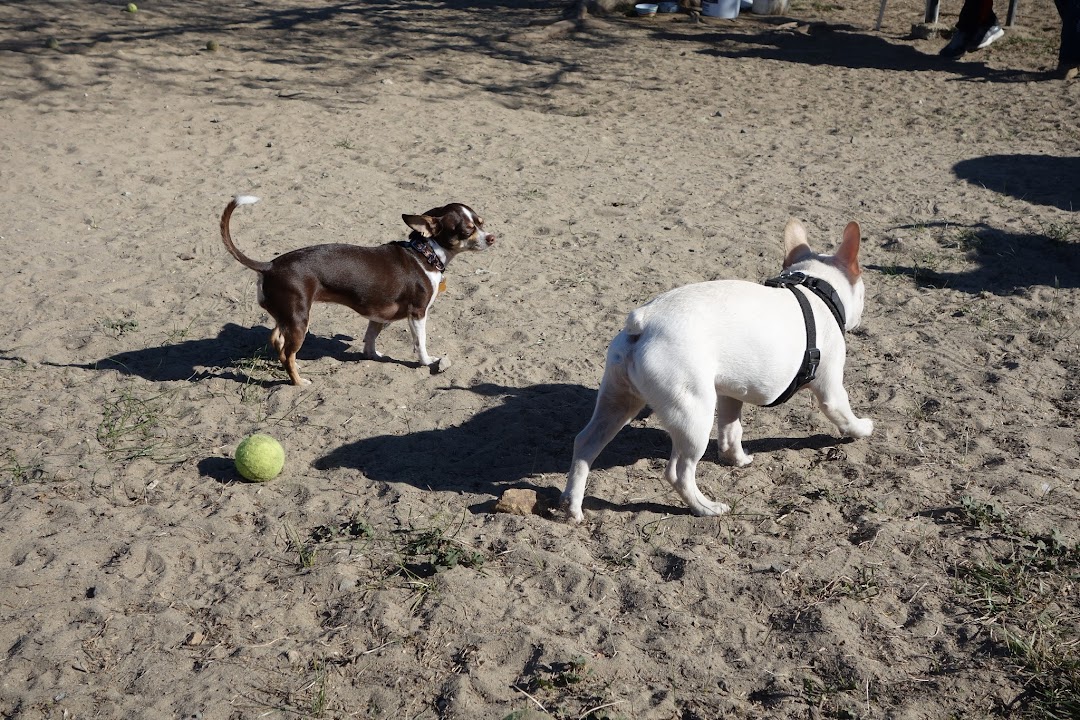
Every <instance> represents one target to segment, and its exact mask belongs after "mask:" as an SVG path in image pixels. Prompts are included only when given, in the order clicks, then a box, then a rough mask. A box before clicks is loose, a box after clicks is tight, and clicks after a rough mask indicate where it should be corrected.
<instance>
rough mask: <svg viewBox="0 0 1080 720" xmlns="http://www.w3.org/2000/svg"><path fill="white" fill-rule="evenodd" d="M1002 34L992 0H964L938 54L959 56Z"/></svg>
mask: <svg viewBox="0 0 1080 720" xmlns="http://www.w3.org/2000/svg"><path fill="white" fill-rule="evenodd" d="M1004 34H1005V33H1004V31H1003V30H1002V29H1001V28H1000V27H999V26H998V20H997V15H996V14H994V0H964V5H963V7H961V8H960V17H959V18H958V19H957V21H956V29H955V30H953V36H952V39H951V40H949V44H948V45H946V46H945V47H943V48H941V50H940V51H939V53H938V54H939V55H941V56H942V57H960V56H961V55H963V54H964V53H966V52H968V51H970V50H979V49H982V48H984V47H986V46H987V45H989V44H990V43H992V42H994V41H995V40H997V39H998V38H1000V37H1001V36H1002V35H1004Z"/></svg>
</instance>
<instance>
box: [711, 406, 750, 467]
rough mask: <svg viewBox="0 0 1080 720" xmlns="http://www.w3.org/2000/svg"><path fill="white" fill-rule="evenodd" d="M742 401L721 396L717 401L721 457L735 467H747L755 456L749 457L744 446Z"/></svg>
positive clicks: (718, 439) (718, 437)
mask: <svg viewBox="0 0 1080 720" xmlns="http://www.w3.org/2000/svg"><path fill="white" fill-rule="evenodd" d="M742 406H743V404H742V401H741V400H736V399H735V398H730V397H726V396H723V395H721V396H720V397H718V398H717V399H716V424H717V426H718V428H719V431H718V432H717V435H716V441H717V444H718V445H719V446H720V457H722V458H724V459H725V460H727V461H728V462H730V463H731V464H732V465H734V466H735V467H745V466H746V465H749V464H750V463H752V462H753V461H754V456H753V455H747V454H746V453H745V452H744V451H743V446H742V421H741V420H740V419H739V418H740V417H741V416H742Z"/></svg>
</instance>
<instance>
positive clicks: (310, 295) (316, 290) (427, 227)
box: [221, 195, 495, 385]
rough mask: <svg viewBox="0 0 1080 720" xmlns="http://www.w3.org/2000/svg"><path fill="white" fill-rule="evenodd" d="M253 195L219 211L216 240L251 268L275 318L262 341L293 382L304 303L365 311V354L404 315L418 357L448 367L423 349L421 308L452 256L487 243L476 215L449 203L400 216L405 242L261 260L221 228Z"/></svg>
mask: <svg viewBox="0 0 1080 720" xmlns="http://www.w3.org/2000/svg"><path fill="white" fill-rule="evenodd" d="M258 200H259V199H258V198H257V197H252V196H250V195H240V196H238V197H236V198H233V200H232V202H230V203H229V204H228V205H227V206H226V207H225V212H223V213H222V214H221V239H222V241H223V242H224V243H225V247H226V248H228V250H229V252H230V253H232V256H233V257H234V258H236V259H237V260H239V261H240V262H241V263H243V264H244V265H246V266H247V267H249V268H251V269H252V270H254V271H255V272H257V273H259V305H261V306H262V307H263V309H265V310H266V312H268V313H270V315H271V316H272V317H273V318H274V320H275V322H276V323H277V326H276V327H275V328H274V330H273V332H271V333H270V345H272V346H273V347H274V348H276V349H277V351H278V357H279V358H280V359H281V364H282V365H284V366H285V370H286V371H287V372H288V373H289V379H290V380H291V381H292V384H293V385H307V384H310V382H311V381H310V380H306V379H304V378H301V377H300V373H299V372H298V371H297V369H296V353H297V351H298V350H299V349H300V346H301V345H303V344H304V337H305V336H306V335H307V330H308V323H309V322H310V312H311V305H312V304H313V303H316V302H332V303H339V304H341V305H345V306H347V307H350V308H352V309H353V310H355V311H356V312H358V313H360V315H362V316H363V317H365V318H367V320H368V327H367V332H365V333H364V354H365V355H366V356H367V357H369V358H378V357H382V355H380V354H379V353H378V352H376V350H375V338H377V337H378V336H379V333H380V332H381V331H382V329H383V328H384V327H386V326H387V325H388V324H390V323H392V322H394V321H395V320H408V321H409V329H410V330H411V331H412V338H413V349H414V350H415V351H416V354H417V357H418V358H419V360H420V364H421V365H424V366H427V367H430V368H431V369H432V370H434V371H436V372H438V371H440V370H445V369H446V368H447V367H449V362H448V361H447V360H446V358H432V357H430V356H429V355H428V353H427V330H426V327H427V314H428V311H429V310H430V309H431V306H432V304H433V303H434V302H435V298H436V297H437V296H438V294H439V291H440V290H441V289H442V282H443V273H444V272H445V270H446V266H447V265H448V264H449V263H450V261H451V260H453V259H454V256H455V255H457V254H458V253H460V252H462V251H464V250H484V249H486V248H488V247H490V246H491V245H493V244H495V234H494V233H490V232H487V231H486V230H484V220H483V218H481V217H480V216H479V215H477V214H476V213H475V212H473V211H472V209H471V208H469V207H468V206H467V205H462V204H461V203H451V204H449V205H445V206H443V207H439V208H433V209H431V210H428V211H427V212H426V213H424V214H422V215H402V216H401V219H402V220H404V221H405V224H406V225H408V226H409V227H410V228H412V230H413V232H412V233H410V235H409V240H408V241H407V242H391V243H386V244H385V245H378V246H375V247H360V246H358V245H348V244H344V243H332V244H326V245H312V246H310V247H305V248H300V249H299V250H293V251H291V252H287V253H285V254H284V255H279V256H278V257H276V258H274V259H273V260H271V261H270V262H261V261H259V260H252V259H251V258H249V257H248V256H247V255H245V254H244V253H242V252H240V250H239V249H237V247H236V245H235V244H233V241H232V236H231V235H230V234H229V219H230V218H231V217H232V214H233V211H234V210H235V209H236V208H237V206H239V205H251V204H253V203H256V202H258Z"/></svg>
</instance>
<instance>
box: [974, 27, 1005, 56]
mask: <svg viewBox="0 0 1080 720" xmlns="http://www.w3.org/2000/svg"><path fill="white" fill-rule="evenodd" d="M1004 34H1005V31H1004V30H1002V29H1001V28H1000V27H998V26H997V25H991V26H990V27H988V28H986V29H985V30H983V31H982V32H979V33H976V34H975V37H976V39H977V40H978V42H976V43H975V44H974V45H973V46H972V47H971V48H969V49H971V50H982V49H983V48H984V47H987V46H989V45H990V43H992V42H994V41H995V40H1000V39H1001V37H1002V36H1003V35H1004Z"/></svg>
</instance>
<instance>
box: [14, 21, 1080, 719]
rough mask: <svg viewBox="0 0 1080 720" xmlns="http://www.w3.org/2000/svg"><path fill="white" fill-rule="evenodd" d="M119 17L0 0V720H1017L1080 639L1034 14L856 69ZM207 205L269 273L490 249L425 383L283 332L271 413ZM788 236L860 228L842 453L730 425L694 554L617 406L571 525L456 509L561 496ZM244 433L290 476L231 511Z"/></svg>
mask: <svg viewBox="0 0 1080 720" xmlns="http://www.w3.org/2000/svg"><path fill="white" fill-rule="evenodd" d="M125 5H126V3H122V2H111V1H110V2H95V1H92V0H66V1H63V2H62V1H61V0H51V1H50V0H36V1H34V2H29V1H28V2H20V3H4V4H2V5H0V28H2V30H0V241H2V246H3V248H4V249H5V255H6V256H7V257H8V258H9V260H10V262H9V263H8V265H7V268H6V271H5V272H4V277H5V278H6V279H5V281H4V283H3V285H2V288H0V293H2V296H3V298H4V299H5V301H4V304H3V305H4V312H3V313H2V314H0V717H2V718H5V719H16V718H17V719H19V720H23V719H24V718H69V719H70V718H154V719H157V720H160V718H202V719H203V720H216V719H217V718H293V717H327V718H352V717H359V718H515V719H516V720H523V719H524V718H543V717H555V718H574V719H577V720H584V719H585V718H592V720H600V719H601V718H609V719H612V720H614V719H615V718H650V719H651V718H655V719H658V720H669V719H675V718H677V719H679V720H695V719H702V720H704V719H712V718H825V717H828V718H897V719H904V720H908V719H911V720H914V719H916V718H946V717H950V718H983V717H988V716H1006V717H1019V716H1021V715H1023V714H1024V713H1025V712H1031V711H1032V708H1033V707H1034V706H1035V705H1034V704H1033V703H1035V702H1036V700H1037V698H1036V696H1035V695H1033V688H1036V689H1037V687H1041V686H1040V685H1039V683H1040V682H1043V680H1045V678H1046V677H1051V678H1052V677H1056V676H1054V674H1053V673H1052V672H1051V673H1050V674H1049V675H1046V673H1045V672H1044V673H1043V675H1040V674H1039V673H1040V670H1039V668H1040V667H1042V668H1044V670H1045V665H1041V666H1040V665H1038V664H1033V661H1032V658H1033V657H1035V652H1036V651H1039V653H1043V651H1044V650H1045V651H1046V653H1050V651H1051V650H1052V647H1053V646H1054V644H1053V642H1052V641H1053V640H1054V639H1055V638H1062V637H1065V638H1072V640H1075V633H1076V630H1077V627H1078V626H1080V625H1078V623H1077V620H1076V614H1077V611H1076V608H1077V603H1078V602H1080V600H1078V597H1077V590H1076V583H1075V578H1076V573H1075V565H1068V564H1067V563H1066V564H1065V565H1061V564H1054V563H1056V562H1057V560H1054V562H1050V561H1049V559H1053V558H1057V559H1058V560H1060V558H1069V557H1072V556H1069V555H1068V553H1069V552H1076V555H1078V556H1080V552H1077V551H1075V548H1076V547H1077V543H1078V541H1080V527H1078V518H1080V489H1078V481H1080V447H1078V441H1080V434H1078V431H1077V429H1076V422H1077V419H1078V417H1080V402H1078V399H1077V398H1078V396H1080V380H1078V379H1077V378H1078V375H1080V360H1078V358H1080V354H1078V350H1080V334H1078V329H1077V328H1078V319H1080V216H1078V215H1077V212H1076V211H1077V208H1078V207H1080V124H1078V122H1077V118H1078V107H1080V82H1077V81H1073V82H1067V81H1062V80H1060V79H1056V78H1055V77H1054V74H1053V72H1052V71H1053V69H1054V68H1055V66H1056V58H1057V43H1058V33H1059V31H1060V22H1059V20H1058V16H1057V14H1056V12H1055V10H1054V8H1053V5H1052V3H1050V2H1049V1H1048V0H1022V2H1021V3H1020V6H1019V16H1018V21H1017V25H1016V26H1015V27H1013V28H1009V29H1008V31H1007V33H1006V35H1005V37H1004V38H1003V39H1002V40H1000V41H998V42H997V43H995V44H994V45H992V46H991V47H989V48H987V49H986V50H984V51H981V52H979V53H973V54H970V55H967V56H965V57H963V58H961V59H960V60H955V61H947V60H942V59H940V58H939V57H938V56H937V51H938V49H939V48H940V47H941V46H942V45H943V43H944V42H945V40H944V39H942V38H940V37H936V38H930V39H917V38H916V37H914V36H913V35H912V26H913V25H914V24H917V23H919V22H920V21H921V20H922V14H923V9H922V6H921V4H920V3H917V2H914V1H913V0H894V1H893V2H890V3H888V5H887V7H886V12H885V17H884V24H883V26H882V28H881V30H880V31H875V30H874V23H875V20H876V18H877V13H878V3H876V2H873V1H872V0H850V1H848V0H844V1H843V2H838V3H832V2H817V1H816V0H815V1H814V2H809V1H808V0H793V2H792V4H791V7H790V8H789V10H788V12H787V14H786V15H784V16H782V17H759V16H754V15H751V14H749V13H745V14H743V15H742V16H741V17H739V18H738V19H736V20H714V19H706V20H705V21H704V22H702V23H700V24H695V23H692V22H690V21H689V19H688V18H687V16H685V15H680V14H676V15H658V16H656V17H654V18H649V19H640V18H637V17H630V16H616V17H611V18H608V19H606V20H604V21H602V22H601V23H598V24H595V25H589V26H586V27H583V28H582V29H581V30H580V31H578V32H573V33H570V34H566V35H562V36H551V37H549V36H547V35H545V34H544V32H543V28H544V27H546V26H548V25H550V24H551V23H552V22H554V21H555V20H557V19H558V18H559V13H560V11H561V9H562V8H563V6H564V4H563V3H555V2H538V1H537V2H527V1H521V2H513V1H507V2H488V3H478V2H457V1H453V0H451V1H449V2H438V1H436V0H430V1H427V0H417V1H415V2H413V1H409V2H387V1H378V0H366V1H364V0H338V1H336V2H316V1H314V0H309V1H306V2H300V1H299V0H291V1H290V0H257V1H241V2H208V1H207V0H143V1H142V2H140V3H139V9H138V12H134V13H132V12H127V11H125ZM999 5H1002V7H999V8H998V11H999V12H1000V13H1001V14H1002V16H1003V15H1004V6H1003V4H1002V3H999ZM958 12H959V2H958V1H955V0H950V2H948V3H945V4H944V5H943V8H942V16H941V22H942V24H943V25H945V26H949V25H951V24H952V23H953V22H955V18H956V14H957V13H958ZM213 44H216V49H213V50H211V49H209V48H210V46H212V45H213ZM238 193H245V194H255V195H258V196H260V197H261V198H262V200H261V202H259V203H258V204H256V205H254V206H250V207H244V208H242V209H241V210H240V211H238V212H237V213H236V215H235V216H234V218H233V225H232V231H233V236H234V238H235V239H236V241H237V243H238V245H239V246H240V247H241V249H243V250H244V251H245V252H246V253H248V254H249V255H251V256H253V257H256V258H259V259H269V258H271V257H272V256H274V255H276V254H279V253H282V252H284V251H286V250H290V249H293V248H296V247H300V246H303V245H308V244H314V243H319V242H351V243H357V244H363V245H373V244H378V243H382V242H388V241H392V240H400V239H403V238H404V237H405V236H406V233H407V228H406V227H405V225H404V224H403V223H402V222H401V220H400V216H401V214H402V213H417V212H422V211H424V210H426V209H428V208H431V207H436V206H439V205H442V204H444V203H446V202H450V201H460V202H465V203H468V204H469V205H471V206H472V207H473V208H475V209H476V210H477V211H478V212H480V213H481V214H482V215H483V216H484V217H485V219H486V221H487V226H488V229H490V230H492V231H494V232H495V233H497V235H498V242H497V244H496V245H495V246H494V247H493V248H491V249H490V251H487V252H484V253H471V254H466V255H462V256H460V257H459V258H457V259H456V260H455V261H454V263H453V264H452V265H451V266H450V268H449V270H448V279H447V282H448V287H447V291H446V293H445V295H444V296H442V297H440V299H439V301H438V302H437V303H436V305H435V306H434V309H433V311H432V314H431V318H430V321H429V323H428V334H429V338H428V346H429V348H430V350H431V352H432V353H433V354H434V355H445V356H447V357H449V358H450V359H451V360H452V361H453V364H452V366H451V367H450V368H449V369H448V370H447V371H446V372H444V373H441V374H432V373H430V372H428V371H427V370H426V369H422V368H418V367H417V364H416V362H415V358H414V357H413V355H412V345H411V340H410V338H409V334H408V330H407V327H406V325H405V324H397V325H393V326H391V327H390V328H388V329H387V330H386V331H385V332H384V333H383V335H382V337H381V338H380V350H381V351H382V352H384V353H385V354H386V355H387V356H388V358H389V361H387V362H375V361H370V360H365V359H363V358H362V357H361V352H360V350H361V347H360V346H361V343H360V340H361V338H362V336H363V332H364V327H365V323H364V321H363V320H362V319H361V318H359V317H357V316H356V315H355V314H354V313H352V312H351V311H349V310H347V309H345V308H343V307H340V306H331V305H320V306H318V307H316V309H315V312H314V313H313V319H312V324H311V327H310V334H309V336H308V339H307V341H306V343H305V345H304V347H303V349H302V351H301V353H300V370H301V373H303V374H305V375H306V376H307V377H309V378H311V379H312V380H313V384H312V385H310V386H308V387H305V388H294V387H292V386H290V385H287V384H286V383H285V375H284V373H283V372H282V370H281V369H280V367H279V366H278V364H277V362H276V359H273V358H272V357H271V354H270V353H268V352H267V349H266V346H265V345H266V340H267V336H268V333H269V330H270V327H271V325H270V320H269V318H268V316H267V315H266V314H265V313H264V312H263V311H262V310H261V309H260V308H259V306H258V304H257V302H256V275H255V273H253V272H251V271H249V270H247V269H246V268H244V267H243V266H241V265H240V264H239V263H237V262H236V261H235V260H234V259H233V258H232V257H231V256H229V254H228V253H227V252H226V251H225V248H224V247H223V245H222V242H221V240H220V236H219V233H218V220H219V217H220V214H221V211H222V210H223V208H224V206H225V204H226V203H227V202H228V200H229V198H230V197H232V196H233V195H235V194H238ZM789 216H796V217H799V218H801V219H802V220H803V221H804V222H805V224H806V225H807V227H808V229H809V233H810V239H811V242H812V243H813V244H814V245H815V247H816V248H818V249H820V250H822V251H828V250H830V249H832V248H835V247H836V245H837V243H838V241H839V239H840V233H841V231H842V229H843V227H844V225H845V223H847V222H848V221H849V220H857V221H858V222H859V223H860V224H861V227H862V235H863V244H862V252H861V261H862V264H863V266H864V279H865V284H866V310H865V312H864V316H863V327H862V328H861V329H859V330H858V331H856V332H854V333H852V334H851V335H850V336H849V338H848V361H847V373H846V386H847V389H848V392H849V394H850V396H851V399H852V404H853V406H854V408H855V411H856V413H857V414H859V415H860V416H868V417H870V418H873V419H874V421H875V423H876V430H875V433H874V435H873V436H872V437H870V438H868V439H864V440H858V441H848V440H844V439H841V438H840V437H838V436H837V433H836V430H835V428H834V427H833V426H832V425H831V424H830V423H829V422H828V420H827V419H826V418H825V417H824V416H823V415H822V414H821V412H820V411H819V410H818V409H817V408H816V407H814V405H813V402H812V399H811V397H810V395H809V394H808V393H800V394H799V395H797V396H796V397H795V398H794V399H793V400H792V401H791V402H789V403H787V404H786V405H783V406H781V407H778V408H747V410H746V413H745V415H744V425H745V444H746V447H747V450H748V452H750V453H752V454H754V455H755V461H754V463H753V464H752V465H750V466H749V467H747V468H742V469H734V468H731V467H729V466H727V465H724V464H721V463H720V462H718V457H717V451H716V447H715V443H714V444H713V445H712V446H711V447H710V449H709V452H708V453H707V454H706V457H705V459H704V461H703V462H702V464H701V466H700V468H699V480H700V482H701V485H702V488H703V490H704V491H705V492H706V494H708V495H709V496H711V497H713V498H716V499H718V500H722V501H724V502H727V503H728V504H730V505H732V506H733V510H732V512H731V513H730V514H729V515H726V516H724V517H722V518H719V519H717V518H695V517H692V516H691V515H689V513H688V512H687V510H686V508H685V507H684V505H683V504H682V502H681V501H680V499H679V498H678V496H677V495H676V494H675V493H674V492H672V491H671V490H670V488H668V487H667V486H666V485H665V483H664V480H663V468H664V465H665V462H666V459H667V455H668V452H669V448H670V444H669V442H668V438H667V436H666V434H665V433H664V432H663V430H662V429H661V428H660V427H659V425H658V424H657V423H656V421H655V419H654V418H653V417H651V416H648V415H644V416H642V417H640V418H638V419H636V420H634V421H633V422H632V423H631V425H630V426H628V427H627V428H625V429H624V430H623V431H622V432H621V433H620V435H619V436H618V437H617V438H616V440H615V441H614V442H613V443H612V444H611V445H610V446H609V447H608V448H607V450H606V451H605V452H604V453H603V454H602V455H601V457H600V459H599V461H598V463H597V465H596V467H595V469H594V472H593V473H592V475H591V478H590V484H589V487H588V491H587V494H586V500H585V514H586V519H585V522H584V523H582V524H581V525H574V524H569V523H566V522H565V521H564V520H563V519H562V518H561V516H560V515H559V514H558V513H554V514H550V515H528V516H519V515H511V514H505V513H496V512H495V511H494V505H495V500H496V499H497V498H498V497H499V496H500V495H501V494H502V493H503V492H504V491H505V490H507V489H509V488H526V489H534V490H536V491H537V492H538V493H539V494H540V496H541V497H542V498H544V499H546V500H548V501H550V502H552V503H557V498H558V495H559V493H560V492H561V490H562V487H563V484H564V481H565V473H566V471H567V469H568V467H569V461H570V457H571V452H572V444H573V438H574V435H575V434H576V433H577V432H578V431H579V430H580V429H581V427H582V426H583V425H584V424H585V422H586V421H587V420H588V418H589V415H590V413H591V411H592V404H593V400H594V398H595V392H596V388H597V385H598V382H599V379H600V377H601V374H602V371H603V362H604V351H605V348H606V346H607V343H608V342H609V341H610V339H611V338H612V337H613V336H614V335H615V334H616V333H617V332H618V330H619V329H620V328H621V326H622V323H623V320H624V318H625V316H626V314H627V313H628V312H629V311H630V310H632V309H633V308H635V307H637V306H638V305H640V304H642V303H643V302H645V301H646V300H648V299H649V298H651V297H652V296H654V295H656V294H657V293H659V292H662V291H664V290H667V289H670V288H672V287H676V286H678V285H682V284H686V283H690V282H695V281H699V280H709V279H715V278H728V277H730V278H743V279H749V280H755V281H757V280H761V279H764V278H766V277H770V276H772V275H775V274H776V272H777V271H778V270H779V268H780V262H781V259H782V257H781V256H782V231H783V227H784V224H785V222H786V221H787V218H788V217H789ZM256 431H259V432H266V433H269V434H271V435H273V436H275V437H276V438H277V439H279V440H280V441H281V443H282V444H283V445H284V446H285V449H286V453H287V462H286V466H285V470H284V472H283V473H282V474H281V476H279V477H278V478H276V479H275V480H273V481H271V482H267V483H262V484H257V483H247V482H243V481H242V480H241V479H240V478H239V476H238V475H237V473H236V471H235V470H234V467H233V464H232V459H231V458H232V453H233V451H234V449H235V447H236V445H237V444H238V443H239V442H240V440H241V439H242V438H244V437H245V436H246V435H248V434H249V433H252V432H256ZM1069 548H1074V550H1073V551H1070V550H1069ZM1073 560H1075V557H1073ZM1062 562H1064V561H1062ZM1070 562H1072V561H1071V560H1070ZM1061 567H1065V568H1066V571H1065V572H1055V571H1054V568H1058V569H1060V568H1061ZM1069 568H1071V569H1069ZM1018 573H1019V574H1018ZM1070 573H1071V574H1070ZM1029 581H1030V584H1026V583H1028V582H1029ZM1025 588H1027V589H1031V592H1032V593H1034V594H1030V595H1024V594H1023V592H1022V590H1024V589H1025ZM1032 588H1034V589H1032ZM1025 612H1029V613H1034V614H1033V615H1031V616H1030V617H1032V618H1035V619H1034V620H1033V622H1034V623H1035V624H1034V625H1032V626H1031V627H1033V628H1035V630H1032V631H1030V632H1029V631H1028V630H1026V629H1024V628H1025V627H1026V626H1023V625H1022V624H1021V625H1016V624H1015V623H1019V622H1021V620H1020V618H1022V617H1023V613H1025ZM1010 623H1013V624H1012V625H1011V624H1010ZM1021 635H1022V637H1021ZM1066 646H1067V643H1061V644H1059V645H1057V646H1056V647H1059V648H1060V647H1066ZM1025 649H1026V650H1027V652H1026V653H1025V652H1024V651H1025ZM1072 652H1075V650H1073V651H1072ZM1041 657H1044V655H1043V654H1039V655H1038V657H1037V658H1036V659H1038V658H1041ZM1040 677H1041V678H1043V680H1040V679H1039V678H1040ZM1062 717H1064V715H1063V716H1062Z"/></svg>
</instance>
